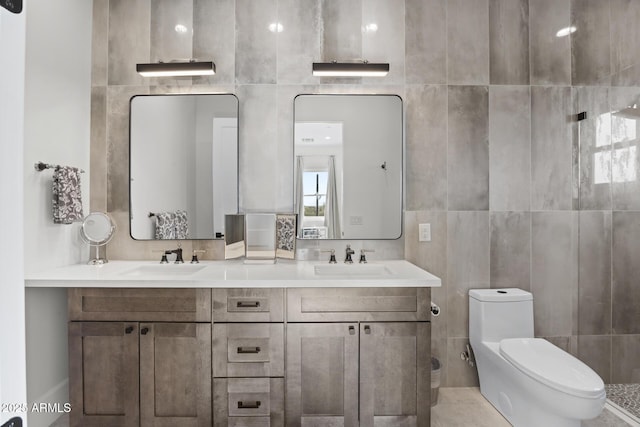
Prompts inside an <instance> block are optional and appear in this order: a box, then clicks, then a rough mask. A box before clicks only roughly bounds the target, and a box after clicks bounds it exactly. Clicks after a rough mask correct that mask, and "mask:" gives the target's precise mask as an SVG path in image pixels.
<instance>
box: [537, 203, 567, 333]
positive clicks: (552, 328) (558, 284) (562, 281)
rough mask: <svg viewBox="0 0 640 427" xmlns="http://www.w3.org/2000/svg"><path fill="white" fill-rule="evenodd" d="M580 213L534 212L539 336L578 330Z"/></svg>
mask: <svg viewBox="0 0 640 427" xmlns="http://www.w3.org/2000/svg"><path fill="white" fill-rule="evenodd" d="M576 215H577V213H574V212H532V213H531V240H532V244H531V292H532V293H533V303H534V304H533V307H534V325H535V334H536V336H550V337H553V336H571V335H574V329H577V325H576V323H577V322H576V318H577V313H578V307H577V299H578V298H577V294H578V284H577V276H578V275H577V231H578V230H577V216H576Z"/></svg>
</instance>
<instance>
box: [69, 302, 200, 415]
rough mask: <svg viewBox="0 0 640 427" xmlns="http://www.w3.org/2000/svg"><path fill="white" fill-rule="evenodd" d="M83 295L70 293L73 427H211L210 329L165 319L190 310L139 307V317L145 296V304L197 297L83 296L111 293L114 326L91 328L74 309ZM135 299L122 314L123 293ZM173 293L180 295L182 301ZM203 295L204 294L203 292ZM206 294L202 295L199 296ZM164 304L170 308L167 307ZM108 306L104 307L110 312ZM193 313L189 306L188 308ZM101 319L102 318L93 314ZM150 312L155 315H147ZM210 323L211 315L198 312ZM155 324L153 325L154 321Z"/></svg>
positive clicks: (105, 324)
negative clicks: (147, 300) (115, 309)
mask: <svg viewBox="0 0 640 427" xmlns="http://www.w3.org/2000/svg"><path fill="white" fill-rule="evenodd" d="M84 291H85V290H84V289H70V290H69V311H70V322H69V382H70V386H69V389H70V398H71V404H72V408H73V410H72V412H71V413H70V425H71V426H72V427H92V426H96V427H98V426H99V427H138V426H142V427H152V426H153V427H169V426H177V425H179V426H186V427H211V424H212V407H211V401H212V398H211V387H212V383H211V323H197V322H193V321H192V322H166V321H163V320H164V319H167V318H175V317H181V316H184V315H185V313H192V314H190V315H189V316H193V313H195V311H193V310H191V307H187V306H186V305H182V307H185V308H187V309H186V310H185V309H183V310H181V311H177V312H163V311H160V310H159V308H160V309H162V307H158V306H145V307H149V308H150V309H151V310H155V311H151V312H150V311H141V310H138V309H139V308H140V307H143V306H144V304H143V303H141V301H140V300H139V299H143V298H144V294H145V292H146V293H148V296H149V297H150V298H152V299H153V298H154V297H155V298H157V297H158V295H160V296H161V297H167V295H168V294H170V295H173V296H175V297H177V298H178V299H181V301H182V302H180V303H179V304H183V302H184V301H188V300H191V301H195V299H194V298H192V297H193V295H195V294H197V293H202V292H201V290H197V291H198V292H195V293H194V292H193V291H194V290H193V289H184V290H166V289H163V290H160V291H171V292H168V293H164V295H163V292H159V293H155V291H156V290H152V289H131V290H129V289H102V290H99V291H100V292H98V293H96V292H95V291H97V290H96V289H87V290H86V294H88V295H90V297H91V298H93V297H95V296H96V295H99V298H103V299H104V298H106V299H107V301H108V298H109V294H110V292H109V291H115V292H114V293H113V294H114V298H116V299H117V300H116V301H118V302H116V303H115V304H117V305H118V312H117V313H118V314H119V317H120V319H119V321H110V322H104V321H92V320H91V318H92V315H91V312H87V311H84V312H83V313H82V315H81V316H78V317H81V318H82V321H77V318H78V317H74V316H76V315H75V314H74V313H77V312H75V311H74V308H73V307H74V303H75V304H76V305H75V307H78V305H77V299H78V298H82V297H83V295H84V294H85V292H84ZM127 291H131V293H133V294H135V295H136V298H137V299H138V300H136V301H135V302H134V303H133V304H132V305H131V306H129V308H131V307H133V308H136V310H133V311H126V309H127V308H128V307H127V305H126V304H124V303H123V301H124V300H123V299H122V298H123V294H124V295H126V294H127ZM179 291H184V292H183V293H182V295H180V294H181V292H179ZM204 291H207V292H208V293H209V298H210V295H211V294H210V292H211V291H210V290H208V289H206V290H204ZM205 293H206V292H205ZM165 301H168V299H167V300H165ZM113 304H114V302H107V303H106V304H105V305H106V306H113ZM192 306H193V305H192ZM96 313H97V314H96V316H95V317H97V318H99V319H101V318H103V317H104V316H105V313H103V312H100V311H99V310H98V311H96ZM150 313H155V314H150ZM204 316H205V318H206V317H207V316H208V318H209V319H210V316H211V312H210V310H209V312H208V313H206V312H205V313H204ZM154 320H157V321H154Z"/></svg>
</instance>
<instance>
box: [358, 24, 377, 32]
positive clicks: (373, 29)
mask: <svg viewBox="0 0 640 427" xmlns="http://www.w3.org/2000/svg"><path fill="white" fill-rule="evenodd" d="M376 31H378V24H376V23H375V22H372V23H370V24H367V25H365V26H364V27H362V32H363V33H375V32H376Z"/></svg>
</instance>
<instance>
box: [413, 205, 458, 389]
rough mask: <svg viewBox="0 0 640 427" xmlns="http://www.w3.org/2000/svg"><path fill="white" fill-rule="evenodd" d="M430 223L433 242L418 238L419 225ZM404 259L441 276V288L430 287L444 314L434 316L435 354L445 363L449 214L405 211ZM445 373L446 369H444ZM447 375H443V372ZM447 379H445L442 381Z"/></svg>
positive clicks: (432, 320)
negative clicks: (422, 240) (421, 240)
mask: <svg viewBox="0 0 640 427" xmlns="http://www.w3.org/2000/svg"><path fill="white" fill-rule="evenodd" d="M419 224H431V241H430V242H419V241H418V225H419ZM405 259H406V260H407V261H409V262H411V263H413V264H415V265H417V266H418V267H420V268H423V269H425V270H427V271H428V272H430V273H432V274H434V275H436V276H438V277H439V278H440V280H441V281H442V286H441V287H436V288H431V301H433V303H435V304H437V305H438V306H440V309H441V314H440V316H437V317H433V316H432V317H431V345H432V355H433V356H434V357H436V358H438V359H439V360H440V362H441V363H442V364H443V365H444V364H445V363H446V360H447V358H446V351H447V345H446V344H447V336H448V330H447V315H446V314H445V313H446V309H447V213H446V212H425V211H410V212H406V214H405ZM442 373H443V374H445V373H446V368H444V369H442ZM443 376H444V375H443ZM444 381H446V379H445V378H442V382H443V383H444Z"/></svg>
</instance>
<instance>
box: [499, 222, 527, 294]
mask: <svg viewBox="0 0 640 427" xmlns="http://www.w3.org/2000/svg"><path fill="white" fill-rule="evenodd" d="M490 264H491V287H492V288H520V289H524V290H527V291H528V290H530V289H531V214H530V213H529V212H492V213H491V263H490Z"/></svg>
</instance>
